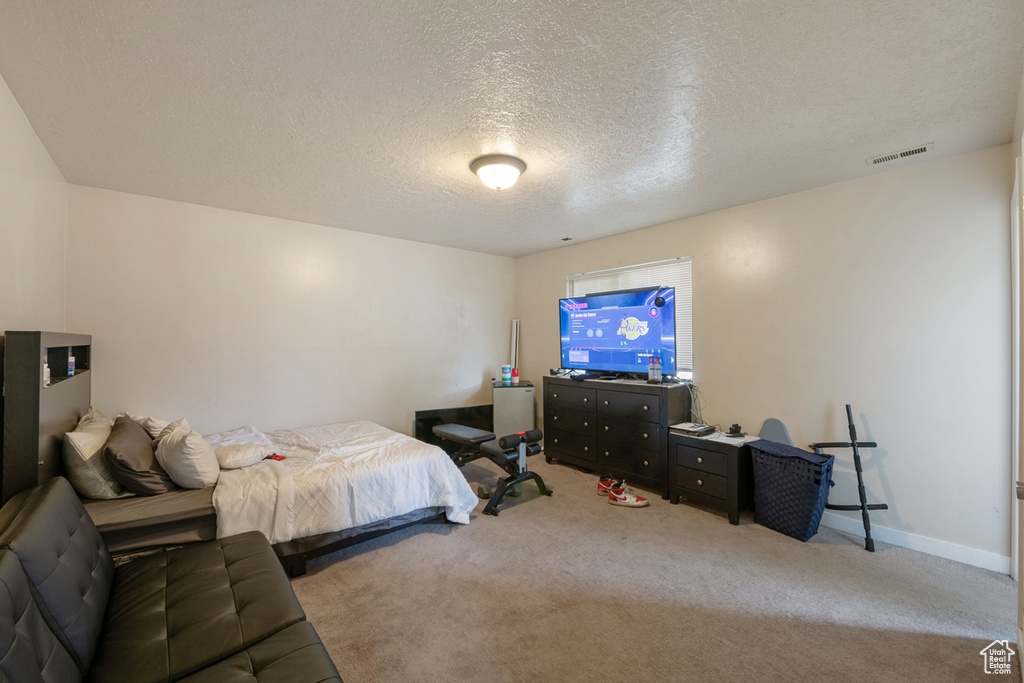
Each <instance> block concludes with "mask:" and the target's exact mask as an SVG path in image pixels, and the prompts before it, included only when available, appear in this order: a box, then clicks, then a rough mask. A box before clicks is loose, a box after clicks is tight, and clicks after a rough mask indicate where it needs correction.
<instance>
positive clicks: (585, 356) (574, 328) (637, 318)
mask: <svg viewBox="0 0 1024 683" xmlns="http://www.w3.org/2000/svg"><path fill="white" fill-rule="evenodd" d="M675 293H676V292H675V289H673V288H672V287H653V288H645V289H630V290H624V291H620V292H601V293H596V294H589V295H587V296H581V297H575V298H572V299H560V300H559V302H558V304H559V333H560V336H561V342H562V367H563V368H571V369H574V370H588V371H591V372H608V373H614V372H631V373H644V374H646V373H647V364H648V362H649V361H650V358H651V356H652V355H653V354H659V355H660V356H661V371H662V374H663V375H674V374H675V373H676V315H675Z"/></svg>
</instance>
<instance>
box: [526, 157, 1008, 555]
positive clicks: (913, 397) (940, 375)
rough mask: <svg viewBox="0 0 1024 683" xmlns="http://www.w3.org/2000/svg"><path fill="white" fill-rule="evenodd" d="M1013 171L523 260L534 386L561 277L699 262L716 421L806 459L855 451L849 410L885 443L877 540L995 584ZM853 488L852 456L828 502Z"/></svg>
mask: <svg viewBox="0 0 1024 683" xmlns="http://www.w3.org/2000/svg"><path fill="white" fill-rule="evenodd" d="M1012 163H1013V154H1012V151H1011V146H1010V145H1005V146H1001V147H996V148H992V149H986V150H983V151H980V152H976V153H973V154H966V155H962V156H958V157H953V158H947V159H941V160H938V161H935V162H932V163H926V164H919V165H915V166H912V167H909V168H903V169H898V170H893V171H890V172H887V173H882V174H878V175H874V176H871V177H867V178H863V179H860V180H855V181H850V182H845V183H841V184H837V185H832V186H828V187H823V188H819V189H815V190H810V191H807V192H801V193H798V194H793V195H788V196H784V197H779V198H776V199H772V200H768V201H763V202H759V203H756V204H750V205H747V206H741V207H737V208H734V209H729V210H725V211H721V212H717V213H714V214H708V215H704V216H698V217H696V218H691V219H686V220H679V221H674V222H671V223H667V224H664V225H660V226H656V227H652V228H648V229H645V230H640V231H637V232H633V233H629V234H625V235H619V236H616V237H610V238H606V239H602V240H596V241H593V242H588V243H584V244H580V245H576V246H572V247H567V248H562V249H557V250H553V251H548V252H544V253H540V254H534V255H531V256H526V257H522V258H520V259H518V260H517V262H516V283H517V285H516V308H517V316H518V317H519V318H521V319H522V351H521V354H522V355H521V358H522V360H521V365H522V366H523V373H524V376H526V377H527V378H530V379H534V380H536V381H539V380H540V378H541V376H542V375H544V374H546V373H547V371H548V368H550V367H554V366H556V365H557V363H558V329H557V326H558V323H557V310H556V306H557V303H556V302H557V299H558V298H559V297H560V296H564V292H565V276H566V275H568V274H571V273H577V272H583V271H589V270H597V269H602V268H610V267H614V266H620V265H627V264H633V263H643V262H647V261H653V260H657V259H662V258H669V257H674V256H691V257H692V258H693V289H694V315H693V318H694V363H695V381H696V384H697V386H698V387H699V388H700V390H701V393H702V395H703V397H704V400H705V402H706V405H705V407H704V419H705V421H707V422H708V423H711V424H720V425H723V426H728V425H731V424H732V423H734V422H738V423H740V424H741V425H743V426H744V427H745V428H746V429H748V430H753V431H756V430H757V428H758V427H759V426H760V424H761V422H762V421H763V420H764V419H765V418H767V417H778V418H780V419H782V420H783V421H784V422H785V423H786V424H787V425H788V426H789V429H790V432H791V434H792V435H793V438H794V440H795V442H796V443H797V444H808V443H810V442H812V441H824V440H845V439H847V438H848V436H847V433H846V424H845V423H846V417H845V408H844V406H845V404H846V403H851V404H852V405H853V408H854V411H855V416H856V420H857V426H858V429H859V430H860V433H859V435H860V438H861V439H864V440H869V439H870V440H876V441H877V442H878V443H879V444H880V448H878V449H874V450H871V451H866V452H865V466H866V468H867V475H866V482H867V487H868V490H869V492H870V493H869V495H870V497H871V498H872V499H875V500H878V501H886V502H888V503H889V505H890V508H891V509H890V510H889V511H888V512H878V513H873V514H872V520H873V522H874V525H875V526H880V527H886V528H888V529H891V530H894V531H895V532H897V534H896V535H897V536H898V538H897V539H896V540H897V541H898V540H900V539H902V540H904V541H908V542H907V543H906V544H907V545H910V546H911V547H914V546H915V545H917V546H918V547H921V548H922V549H927V550H931V551H934V550H935V548H930V547H928V539H933V540H936V541H939V542H940V543H941V542H944V543H946V544H952V546H950V547H946V548H945V552H946V554H950V553H949V551H950V549H951V548H952V549H953V550H954V551H955V548H953V546H959V547H963V548H967V549H975V550H977V551H979V552H978V553H971V552H970V551H968V553H967V554H968V555H972V556H971V557H959V556H958V557H957V559H965V560H966V561H975V563H979V562H977V560H978V558H979V557H980V558H982V560H985V559H986V558H987V559H988V560H992V559H993V558H995V559H996V562H995V563H994V564H993V563H992V562H988V564H989V565H991V566H993V567H994V568H996V567H1000V568H1001V567H1002V565H1003V562H1002V561H1001V560H1000V558H1005V557H1007V556H1009V552H1010V515H1011V510H1012V507H1011V499H1010V441H1009V439H1010V410H1009V405H1010V402H1009V397H1010V383H1009V379H1010V345H1009V339H1010V287H1009V281H1010V275H1009V267H1010V262H1009V249H1008V247H1009V204H1010V194H1011V190H1012V183H1013V167H1012ZM653 247H656V250H655V249H653ZM853 477H854V475H853V473H852V465H851V462H850V458H849V455H848V454H847V455H846V457H844V458H841V459H840V462H839V464H838V466H837V475H836V480H837V486H836V488H835V489H834V493H833V494H832V500H833V501H838V502H847V501H848V502H850V503H854V502H856V485H855V480H854V479H853ZM840 499H842V500H841V501H840ZM833 521H834V520H833ZM858 525H859V521H858V522H855V523H854V525H853V528H856V527H857V526H858ZM883 535H884V534H883ZM879 538H881V536H879ZM915 540H916V541H920V542H918V543H915V542H914V541H915ZM941 552H943V551H942V550H941V549H940V554H941ZM952 555H953V556H957V553H956V552H952ZM980 563H981V564H986V562H984V561H982V562H980ZM1006 566H1007V567H1008V564H1007V565H1006Z"/></svg>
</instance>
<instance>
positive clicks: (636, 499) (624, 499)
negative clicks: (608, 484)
mask: <svg viewBox="0 0 1024 683" xmlns="http://www.w3.org/2000/svg"><path fill="white" fill-rule="evenodd" d="M608 502H609V503H611V504H612V505H621V506H622V507H627V508H642V507H647V506H648V505H650V502H648V500H647V499H646V498H644V497H643V496H638V495H636V493H634V492H633V489H631V488H629V487H628V486H626V482H622V488H614V489H609V490H608Z"/></svg>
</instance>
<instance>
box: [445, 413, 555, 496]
mask: <svg viewBox="0 0 1024 683" xmlns="http://www.w3.org/2000/svg"><path fill="white" fill-rule="evenodd" d="M433 432H434V434H436V435H437V436H439V437H441V438H442V439H444V440H446V441H452V442H454V443H457V444H461V445H462V447H461V448H460V449H459V450H458V451H457V452H456V453H452V454H451V457H452V461H453V462H454V463H455V464H456V465H457V466H459V467H462V466H463V465H465V464H466V463H467V462H470V461H472V460H476V459H477V458H487V459H488V460H490V461H491V462H493V463H494V464H495V465H497V466H498V467H500V468H501V469H503V470H505V471H506V472H508V473H509V475H510V476H508V477H505V478H504V479H502V480H500V481H499V482H498V488H497V489H496V490H495V491H494V492H493V493H491V494H490V502H488V503H487V505H486V506H485V507H484V514H485V515H494V516H497V515H498V506H499V505H501V499H502V498H504V497H505V494H506V493H510V494H511V495H513V496H515V495H516V491H515V489H516V488H517V487H518V489H519V491H520V492H521V491H522V486H521V484H522V483H523V482H524V481H526V480H527V479H533V480H534V481H535V482H537V488H538V489H540V492H541V493H542V494H544V495H545V496H550V495H551V489H549V488H548V487H546V486H544V480H543V479H541V478H540V475H538V474H537V473H536V472H531V471H529V470H528V469H527V467H526V458H527V456H530V455H536V454H537V453H540V443H538V442H539V441H540V440H541V439H543V438H544V434H543V433H542V432H541V431H540V430H539V429H531V430H529V431H527V432H519V433H518V434H509V435H508V436H503V437H501V438H500V439H495V437H494V434H493V433H492V432H485V431H484V430H482V429H474V428H473V427H466V426H463V425H457V424H443V425H436V426H435V427H434V428H433ZM488 488H490V487H489V486H488ZM481 497H483V496H481Z"/></svg>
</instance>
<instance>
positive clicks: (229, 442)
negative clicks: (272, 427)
mask: <svg viewBox="0 0 1024 683" xmlns="http://www.w3.org/2000/svg"><path fill="white" fill-rule="evenodd" d="M203 438H204V439H206V443H208V444H210V445H211V446H213V447H214V448H220V447H221V446H233V445H235V444H257V445H260V446H269V447H270V448H273V447H274V444H272V443H271V442H270V439H268V438H267V436H266V435H265V434H264V433H263V432H260V431H259V430H257V429H256V428H255V427H239V428H238V429H229V430H228V431H226V432H217V433H216V434H205V435H204V436H203ZM271 452H273V451H271Z"/></svg>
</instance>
